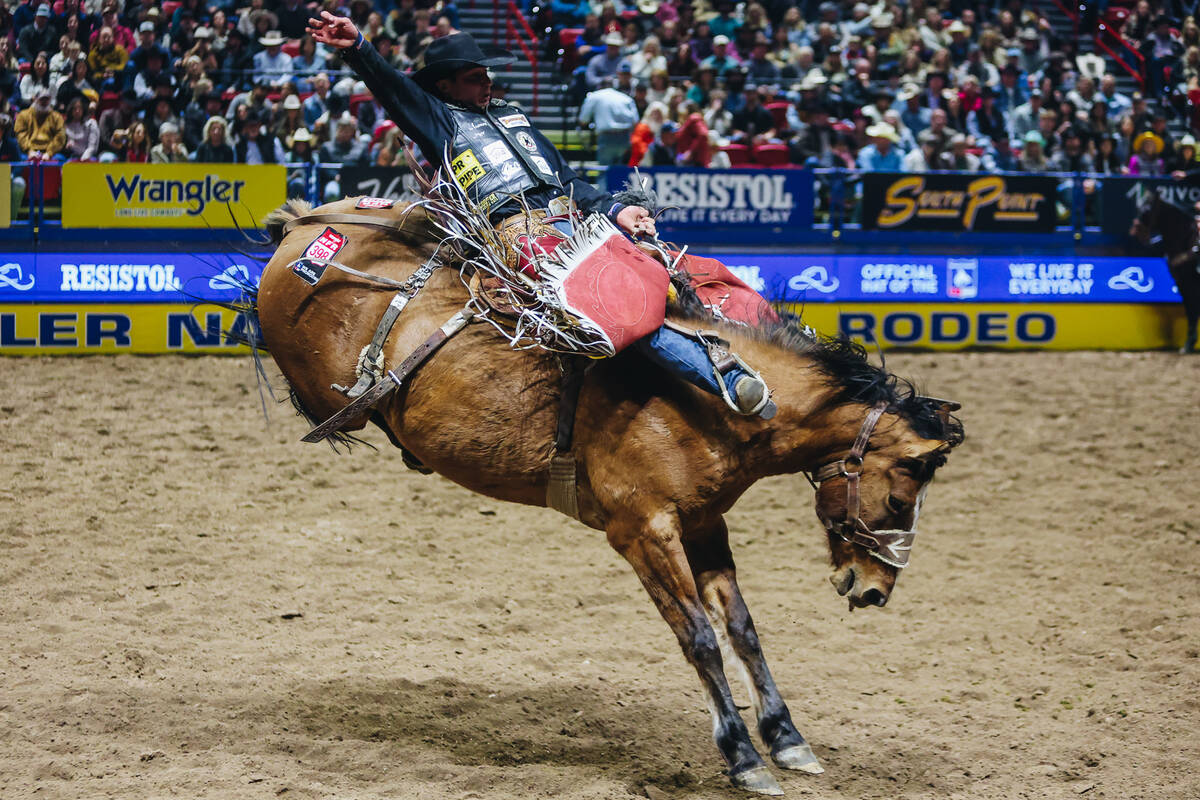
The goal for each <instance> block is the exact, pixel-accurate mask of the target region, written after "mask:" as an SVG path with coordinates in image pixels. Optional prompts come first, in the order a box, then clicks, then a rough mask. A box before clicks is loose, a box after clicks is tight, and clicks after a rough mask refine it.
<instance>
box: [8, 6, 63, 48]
mask: <svg viewBox="0 0 1200 800" xmlns="http://www.w3.org/2000/svg"><path fill="white" fill-rule="evenodd" d="M51 16H52V14H51V13H50V6H49V5H48V4H47V5H40V6H38V8H37V11H36V12H35V13H34V15H33V24H32V25H26V26H25V27H24V28H22V29H21V34H20V35H19V36H18V37H17V58H19V59H21V60H22V61H33V60H34V59H35V58H37V55H38V53H53V52H55V51H56V50H58V31H57V30H55V28H54V26H53V25H51V24H50V17H51ZM47 61H49V56H47Z"/></svg>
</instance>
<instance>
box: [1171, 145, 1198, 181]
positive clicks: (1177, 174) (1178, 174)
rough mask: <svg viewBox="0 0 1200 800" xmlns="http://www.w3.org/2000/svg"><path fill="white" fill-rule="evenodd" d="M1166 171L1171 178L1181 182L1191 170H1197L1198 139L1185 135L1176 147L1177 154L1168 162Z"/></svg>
mask: <svg viewBox="0 0 1200 800" xmlns="http://www.w3.org/2000/svg"><path fill="white" fill-rule="evenodd" d="M1166 169H1167V171H1168V172H1170V173H1171V177H1173V178H1175V179H1176V180H1181V179H1182V178H1185V177H1187V173H1188V172H1189V171H1190V170H1194V169H1196V137H1195V136H1192V135H1191V134H1190V133H1187V134H1184V135H1183V136H1182V137H1181V138H1180V139H1179V142H1178V143H1177V145H1176V147H1175V154H1174V155H1173V156H1172V157H1171V158H1170V159H1169V160H1168V161H1167V163H1166Z"/></svg>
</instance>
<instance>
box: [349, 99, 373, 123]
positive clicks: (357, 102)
mask: <svg viewBox="0 0 1200 800" xmlns="http://www.w3.org/2000/svg"><path fill="white" fill-rule="evenodd" d="M372 99H373V95H370V94H353V95H350V113H351V114H353V115H354V116H356V117H357V116H358V107H359V106H361V105H362V104H363V103H369V102H371V100H372Z"/></svg>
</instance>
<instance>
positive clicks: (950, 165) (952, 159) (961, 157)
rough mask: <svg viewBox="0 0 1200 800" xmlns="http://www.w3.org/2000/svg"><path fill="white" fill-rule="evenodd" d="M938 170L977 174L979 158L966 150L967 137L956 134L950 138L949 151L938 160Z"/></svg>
mask: <svg viewBox="0 0 1200 800" xmlns="http://www.w3.org/2000/svg"><path fill="white" fill-rule="evenodd" d="M938 163H939V165H940V169H948V170H953V171H955V172H979V164H980V162H979V156H977V155H975V154H974V153H972V152H970V151H969V150H967V137H966V136H964V135H963V134H961V133H956V134H954V135H953V136H951V137H950V149H949V150H947V151H946V152H944V153H942V154H941V156H940V157H939V158H938Z"/></svg>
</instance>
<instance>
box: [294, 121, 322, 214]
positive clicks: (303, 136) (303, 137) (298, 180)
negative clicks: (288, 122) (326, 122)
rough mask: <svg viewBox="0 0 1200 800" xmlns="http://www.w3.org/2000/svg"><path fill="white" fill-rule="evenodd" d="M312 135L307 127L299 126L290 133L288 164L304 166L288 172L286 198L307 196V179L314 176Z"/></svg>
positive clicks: (314, 152)
mask: <svg viewBox="0 0 1200 800" xmlns="http://www.w3.org/2000/svg"><path fill="white" fill-rule="evenodd" d="M313 142H314V138H313V135H312V134H311V133H310V132H309V130H308V128H299V129H297V130H296V132H295V133H294V134H292V149H291V150H290V151H289V152H288V164H289V165H291V164H303V165H304V168H293V169H291V170H290V171H289V172H288V177H287V187H288V198H289V199H293V200H294V199H296V198H307V197H308V195H309V186H310V184H309V181H310V180H311V179H313V178H315V176H316V170H314V169H312V168H311V166H312V165H314V164H316V163H317V154H316V151H314V150H313Z"/></svg>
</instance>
